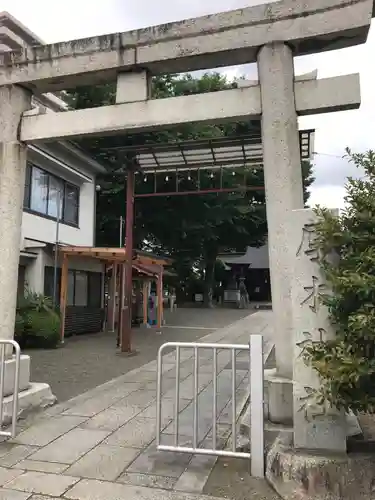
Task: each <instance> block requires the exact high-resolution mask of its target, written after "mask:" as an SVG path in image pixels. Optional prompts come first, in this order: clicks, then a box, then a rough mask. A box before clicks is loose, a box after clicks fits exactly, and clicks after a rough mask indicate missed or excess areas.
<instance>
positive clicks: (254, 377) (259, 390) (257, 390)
mask: <svg viewBox="0 0 375 500" xmlns="http://www.w3.org/2000/svg"><path fill="white" fill-rule="evenodd" d="M166 349H172V350H173V349H175V353H176V355H175V398H174V399H175V401H174V411H173V413H174V415H173V418H174V445H173V446H171V445H164V444H162V443H161V436H162V428H161V414H162V375H163V353H164V352H165V350H166ZM183 349H190V350H191V349H192V350H193V385H194V388H193V402H192V404H193V421H192V426H193V429H192V430H193V436H192V446H190V447H188V446H181V445H179V415H180V383H181V380H180V378H181V377H180V368H181V350H183ZM207 349H208V350H211V351H212V423H211V426H212V447H211V448H206V447H204V448H203V447H200V442H199V427H198V425H199V424H198V422H199V419H198V411H199V402H198V399H199V351H201V350H207ZM219 351H229V352H230V359H231V450H227V449H225V450H223V449H218V447H217V444H218V443H217V430H218V429H217V424H218V406H217V398H218V384H217V380H218V352H219ZM240 351H247V352H248V353H249V356H248V373H249V379H250V381H249V392H250V415H251V417H250V418H251V425H250V429H251V430H250V434H251V435H250V436H249V438H250V452H242V451H237V449H236V446H237V420H238V416H237V394H236V393H237V383H236V362H237V353H238V352H240ZM168 363H170V361H169V360H168ZM263 383H264V382H263V338H262V336H261V335H250V342H249V344H216V343H215V344H210V343H198V342H167V343H166V344H164V345H162V346H161V347H160V349H159V353H158V367H157V401H156V404H157V415H156V429H157V435H156V444H157V449H158V450H159V451H173V452H181V453H191V454H199V455H214V456H225V457H235V458H246V459H251V474H252V475H253V476H256V477H263V476H264V411H263V399H264V397H263V394H264V388H263Z"/></svg>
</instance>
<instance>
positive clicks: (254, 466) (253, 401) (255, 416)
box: [249, 335, 264, 477]
mask: <svg viewBox="0 0 375 500" xmlns="http://www.w3.org/2000/svg"><path fill="white" fill-rule="evenodd" d="M249 376H250V419H251V420H250V455H251V471H250V472H251V475H252V476H254V477H264V410H263V404H264V401H263V399H264V396H263V393H264V380H263V379H264V372H263V337H262V336H261V335H250V370H249Z"/></svg>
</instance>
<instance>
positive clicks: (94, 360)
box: [25, 308, 249, 401]
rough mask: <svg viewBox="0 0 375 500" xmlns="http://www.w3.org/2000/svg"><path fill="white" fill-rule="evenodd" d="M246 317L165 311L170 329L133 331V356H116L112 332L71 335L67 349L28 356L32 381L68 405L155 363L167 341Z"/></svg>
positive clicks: (190, 338)
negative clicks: (49, 387) (101, 386)
mask: <svg viewBox="0 0 375 500" xmlns="http://www.w3.org/2000/svg"><path fill="white" fill-rule="evenodd" d="M247 314H249V311H245V310H241V309H213V310H212V309H183V308H181V309H177V311H175V312H173V313H172V314H170V313H169V311H166V320H167V327H166V328H163V329H162V334H161V335H158V334H156V333H155V330H154V329H146V328H135V329H134V330H133V346H134V348H135V349H136V350H137V351H138V354H137V356H134V357H132V358H127V357H121V356H118V355H116V335H115V334H113V333H110V332H104V333H98V334H93V335H80V336H77V337H71V338H68V339H67V340H66V345H65V347H64V348H63V349H53V350H39V349H38V350H30V351H29V352H25V354H30V356H31V380H32V381H35V382H46V383H47V384H49V385H50V386H51V388H52V392H53V393H54V394H55V396H56V397H57V400H58V401H67V400H68V399H71V398H73V397H75V396H78V395H79V394H82V393H83V392H86V391H88V390H90V389H93V388H94V387H96V386H98V385H101V384H104V383H105V382H107V381H108V380H111V379H113V378H115V377H119V376H120V375H123V374H124V373H126V372H129V371H131V370H133V369H135V368H139V367H140V366H142V365H144V364H146V363H148V362H149V361H152V360H154V359H155V357H156V354H157V351H158V349H159V347H160V346H161V345H162V344H164V342H168V341H171V340H175V341H185V342H188V341H192V342H193V341H196V340H198V339H199V338H201V337H203V336H205V335H207V334H208V333H210V332H212V331H214V330H215V329H217V328H222V327H225V326H228V325H229V324H231V323H233V322H234V321H237V320H239V319H241V318H243V317H244V316H246V315H247ZM186 326H188V328H185V327H186ZM83 360H84V362H83Z"/></svg>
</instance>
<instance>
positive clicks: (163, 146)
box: [110, 130, 315, 173]
mask: <svg viewBox="0 0 375 500" xmlns="http://www.w3.org/2000/svg"><path fill="white" fill-rule="evenodd" d="M314 134H315V130H301V131H300V151H301V159H302V160H310V159H311V158H312V154H313V144H314ZM110 150H111V151H113V152H114V153H116V154H117V155H118V158H119V159H120V160H121V159H123V158H129V157H131V158H135V161H136V163H137V165H138V166H139V170H140V171H141V172H143V173H160V172H168V171H170V172H173V171H179V172H181V171H184V170H185V171H193V170H197V169H199V170H204V169H215V168H221V167H229V168H231V167H232V168H235V167H242V166H262V165H263V148H262V138H261V134H260V132H254V133H252V134H249V135H246V136H235V137H218V138H213V139H208V138H205V139H198V140H186V141H179V142H169V143H150V144H145V145H143V146H116V147H113V148H110ZM121 163H124V162H121Z"/></svg>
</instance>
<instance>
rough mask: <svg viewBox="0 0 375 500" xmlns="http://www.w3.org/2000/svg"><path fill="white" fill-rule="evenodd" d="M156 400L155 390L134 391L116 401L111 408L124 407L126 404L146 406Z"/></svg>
mask: <svg viewBox="0 0 375 500" xmlns="http://www.w3.org/2000/svg"><path fill="white" fill-rule="evenodd" d="M155 400H156V391H136V392H133V393H131V394H129V395H128V396H126V397H125V398H122V399H120V400H119V401H116V403H114V404H113V405H111V408H124V407H127V406H140V407H142V408H146V407H147V406H148V405H150V404H151V403H152V402H153V401H155Z"/></svg>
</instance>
